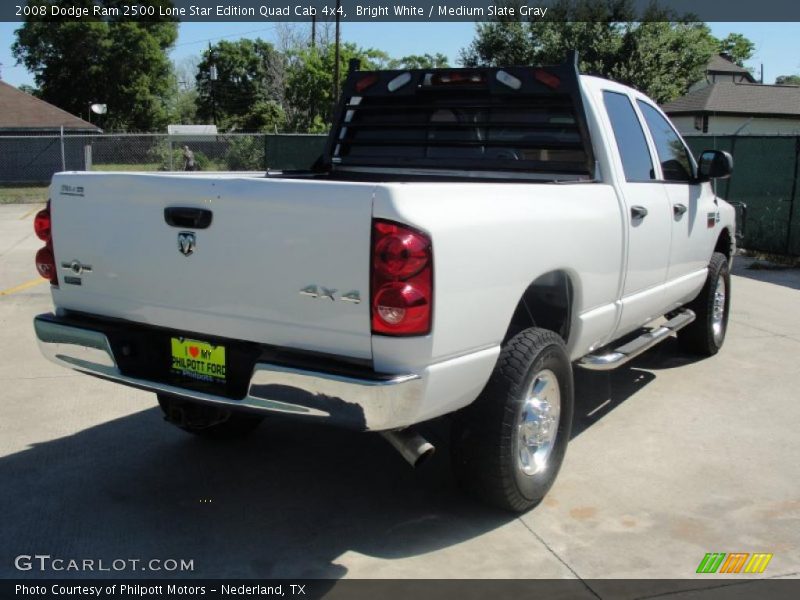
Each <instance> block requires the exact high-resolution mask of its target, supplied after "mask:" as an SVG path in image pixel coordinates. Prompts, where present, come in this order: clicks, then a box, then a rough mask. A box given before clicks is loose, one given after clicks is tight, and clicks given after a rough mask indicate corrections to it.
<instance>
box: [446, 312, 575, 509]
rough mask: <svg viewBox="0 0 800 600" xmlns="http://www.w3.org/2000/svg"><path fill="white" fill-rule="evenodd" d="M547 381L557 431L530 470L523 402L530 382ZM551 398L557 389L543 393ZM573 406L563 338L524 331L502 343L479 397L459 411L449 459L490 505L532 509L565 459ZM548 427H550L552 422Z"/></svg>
mask: <svg viewBox="0 0 800 600" xmlns="http://www.w3.org/2000/svg"><path fill="white" fill-rule="evenodd" d="M542 375H544V378H542ZM551 380H552V381H551ZM543 382H547V385H548V386H549V385H551V384H555V385H556V386H557V390H558V393H559V394H558V395H559V396H560V402H559V405H560V411H559V415H558V418H557V425H555V421H554V423H553V425H555V427H556V433H555V438H554V439H553V440H551V442H550V450H549V454H548V455H547V456H546V457H545V465H544V467H543V468H542V469H541V470H536V471H533V472H531V471H532V465H531V464H530V459H531V458H532V457H531V456H530V455H529V453H528V451H527V450H526V448H529V446H527V445H523V443H524V442H523V437H522V434H523V431H524V428H525V425H524V424H522V423H523V421H524V420H525V415H530V414H532V413H531V412H527V411H525V410H523V409H524V407H526V406H530V405H529V404H526V400H527V399H528V397H529V391H531V390H532V388H533V384H534V383H536V385H537V386H540V385H542V384H543ZM547 389H550V388H549V387H548V388H547ZM548 395H549V400H550V401H553V399H554V395H553V394H552V392H547V393H546V394H544V397H547V396H548ZM573 410H574V388H573V381H572V365H571V364H570V360H569V357H568V355H567V352H566V348H565V347H564V341H563V340H562V339H561V337H559V336H558V335H557V334H556V333H554V332H552V331H548V330H545V329H536V328H530V329H526V330H524V331H521V332H520V333H518V334H517V335H515V336H514V337H513V338H511V339H510V340H509V341H508V342H506V344H505V345H504V346H503V349H502V351H501V352H500V356H499V358H498V360H497V365H496V366H495V369H494V372H493V373H492V376H491V377H490V378H489V382H488V383H487V384H486V387H485V388H484V389H483V391H482V392H481V394H480V396H478V398H477V400H475V402H473V403H472V404H471V405H470V406H468V407H466V408H465V409H463V410H462V411H460V412H458V413H457V414H456V415H454V418H453V423H452V445H451V458H452V464H453V470H454V472H455V475H456V479H457V480H458V481H459V483H460V484H461V486H462V487H464V488H465V489H466V490H467V491H469V492H471V493H472V494H473V495H475V496H477V497H478V498H480V499H481V500H483V501H485V502H487V503H489V504H491V505H492V506H495V507H498V508H501V509H505V510H510V511H514V512H524V511H526V510H529V509H531V508H533V507H534V506H536V505H537V504H539V502H541V500H542V498H544V496H545V494H547V492H548V490H549V489H550V487H551V486H552V485H553V482H554V481H555V479H556V476H557V475H558V471H559V469H560V468H561V464H562V462H563V461H564V454H565V452H566V450H567V444H568V443H569V436H570V431H571V429H572V413H573ZM545 419H546V417H545ZM533 426H534V427H535V425H533ZM543 430H544V431H551V430H552V426H551V427H545V428H543ZM530 431H531V430H528V434H527V435H530ZM542 448H544V446H542ZM544 451H546V449H545V450H543V452H544ZM525 456H527V458H528V461H527V465H526V464H525V462H526V461H524V460H523V459H524V457H525ZM526 469H527V470H528V472H526Z"/></svg>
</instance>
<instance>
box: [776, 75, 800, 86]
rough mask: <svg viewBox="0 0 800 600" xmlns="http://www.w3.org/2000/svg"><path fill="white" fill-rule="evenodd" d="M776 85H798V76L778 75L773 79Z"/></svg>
mask: <svg viewBox="0 0 800 600" xmlns="http://www.w3.org/2000/svg"><path fill="white" fill-rule="evenodd" d="M775 84H776V85H800V75H779V76H778V77H776V78H775Z"/></svg>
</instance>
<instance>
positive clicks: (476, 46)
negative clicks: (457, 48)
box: [461, 0, 731, 103]
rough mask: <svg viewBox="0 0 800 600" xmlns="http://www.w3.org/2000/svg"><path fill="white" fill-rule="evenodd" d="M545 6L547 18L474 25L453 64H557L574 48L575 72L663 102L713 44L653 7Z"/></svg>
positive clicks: (698, 73) (700, 27) (699, 27)
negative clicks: (639, 10)
mask: <svg viewBox="0 0 800 600" xmlns="http://www.w3.org/2000/svg"><path fill="white" fill-rule="evenodd" d="M551 11H552V17H551V15H550V12H548V17H551V18H550V19H548V20H547V21H541V20H535V21H521V20H518V19H513V20H509V19H506V20H503V21H494V22H489V23H483V24H479V25H478V26H477V32H476V38H475V40H474V41H473V42H472V43H471V44H470V45H469V46H468V47H467V48H465V49H464V50H462V52H461V62H462V63H463V64H464V65H465V66H477V65H482V64H486V65H503V64H505V65H511V64H520V65H531V64H558V63H561V62H563V61H564V59H565V58H566V56H567V53H568V52H569V51H570V50H572V49H577V50H578V51H579V54H580V68H581V71H582V72H584V73H591V74H596V75H600V76H602V77H607V78H609V79H613V80H616V81H619V82H621V83H625V84H627V85H630V86H632V87H635V88H637V89H639V90H641V91H643V92H644V93H646V94H648V95H649V96H650V97H652V98H653V99H654V100H656V101H657V102H662V103H663V102H668V101H670V100H673V99H675V98H677V97H678V96H680V95H682V94H684V93H685V92H686V90H687V89H688V88H689V86H690V85H691V84H692V83H694V82H695V81H697V80H699V79H700V78H701V77H702V75H703V69H704V67H705V66H706V64H708V60H709V59H710V57H711V55H712V54H713V53H714V52H716V51H717V50H718V47H719V43H720V42H719V41H718V40H717V39H716V38H714V37H713V36H712V35H711V31H710V29H709V28H708V27H707V26H706V25H705V24H704V23H698V22H692V21H686V20H681V19H678V18H677V17H676V16H675V15H674V14H672V13H670V12H669V11H664V10H661V9H658V8H657V7H655V6H653V7H651V8H649V9H647V11H646V12H645V14H644V15H638V14H637V13H636V11H635V10H634V8H633V5H632V3H630V2H629V1H628V0H604V1H603V2H598V1H593V0H576V1H574V2H561V3H558V4H556V5H555V6H553V7H552V8H551ZM728 37H729V38H730V37H731V36H728ZM726 39H728V38H726Z"/></svg>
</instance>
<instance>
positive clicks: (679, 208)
mask: <svg viewBox="0 0 800 600" xmlns="http://www.w3.org/2000/svg"><path fill="white" fill-rule="evenodd" d="M687 210H689V209H688V208H686V205H685V204H680V203H679V204H676V205H675V206H673V207H672V212H673V213H675V216H676V217H680V216H681V215H682V214H683V213H685V212H686V211H687Z"/></svg>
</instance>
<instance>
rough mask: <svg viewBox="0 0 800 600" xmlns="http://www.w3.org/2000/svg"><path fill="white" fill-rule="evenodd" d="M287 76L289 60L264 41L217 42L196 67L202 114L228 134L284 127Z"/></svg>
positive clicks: (199, 103) (199, 113) (200, 115)
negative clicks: (283, 105)
mask: <svg viewBox="0 0 800 600" xmlns="http://www.w3.org/2000/svg"><path fill="white" fill-rule="evenodd" d="M212 67H214V68H215V70H216V80H214V79H212V76H211V74H212V70H211V69H212ZM285 72H286V58H285V56H284V55H283V54H282V53H280V52H278V51H277V50H276V49H275V48H274V47H273V45H272V44H270V43H268V42H265V41H264V40H261V39H255V40H247V39H242V40H237V41H235V42H228V41H224V40H223V41H221V42H218V43H217V44H216V45H214V46H212V47H210V48H209V49H208V50H207V51H206V52H204V53H203V58H202V60H201V61H200V64H199V65H198V67H197V76H196V83H197V92H198V99H197V109H198V110H197V112H198V116H199V117H200V118H202V119H205V120H211V119H212V118H215V117H216V120H217V123H218V124H219V125H220V127H221V128H222V129H225V130H233V129H239V130H249V131H253V130H262V129H268V130H270V131H272V130H274V129H275V128H279V129H283V126H284V121H285V117H284V114H283V108H282V104H283V101H284V84H285Z"/></svg>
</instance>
